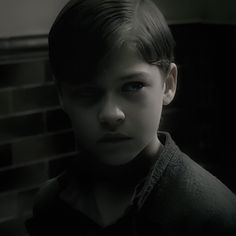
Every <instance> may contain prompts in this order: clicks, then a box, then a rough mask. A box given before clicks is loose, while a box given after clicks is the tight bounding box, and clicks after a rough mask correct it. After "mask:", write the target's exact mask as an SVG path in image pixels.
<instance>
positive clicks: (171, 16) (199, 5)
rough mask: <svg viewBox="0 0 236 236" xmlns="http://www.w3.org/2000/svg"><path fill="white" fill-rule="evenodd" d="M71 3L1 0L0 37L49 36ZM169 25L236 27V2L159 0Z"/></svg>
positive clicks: (60, 0) (43, 0) (228, 0)
mask: <svg viewBox="0 0 236 236" xmlns="http://www.w3.org/2000/svg"><path fill="white" fill-rule="evenodd" d="M67 1H68V0H21V1H18V0H1V1H0V38H1V37H12V36H19V35H35V34H47V33H48V30H49V27H50V25H51V24H52V22H53V20H54V18H55V15H56V14H57V12H58V11H59V9H61V7H62V6H63V5H64V4H65V3H66V2H67ZM157 1H158V4H159V5H160V8H161V9H162V11H163V12H164V14H165V16H166V18H167V19H168V21H169V23H178V24H180V23H188V22H192V23H193V22H195V23H196V22H205V23H225V24H236V14H235V12H236V1H234V0H178V1H176V0H157Z"/></svg>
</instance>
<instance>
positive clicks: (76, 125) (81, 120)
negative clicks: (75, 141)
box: [66, 109, 96, 138]
mask: <svg viewBox="0 0 236 236" xmlns="http://www.w3.org/2000/svg"><path fill="white" fill-rule="evenodd" d="M66 112H67V114H68V116H69V118H70V120H71V124H72V127H73V130H74V132H75V135H76V136H81V137H84V138H86V136H91V135H92V133H93V132H92V131H94V130H96V124H95V123H96V121H95V119H94V115H92V114H90V113H89V112H85V111H78V110H75V109H68V110H67V111H66Z"/></svg>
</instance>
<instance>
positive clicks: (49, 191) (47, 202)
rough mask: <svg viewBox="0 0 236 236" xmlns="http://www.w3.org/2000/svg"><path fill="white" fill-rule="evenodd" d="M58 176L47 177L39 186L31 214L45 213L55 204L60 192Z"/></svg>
mask: <svg viewBox="0 0 236 236" xmlns="http://www.w3.org/2000/svg"><path fill="white" fill-rule="evenodd" d="M58 178H59V177H54V178H52V179H49V180H48V181H46V182H45V183H43V184H42V186H41V187H40V189H39V191H38V192H37V194H36V196H35V200H34V206H33V214H34V215H35V216H40V215H43V214H46V213H47V212H48V211H49V210H50V209H52V208H53V206H54V205H55V203H56V199H57V198H58V196H59V193H60V185H59V182H58Z"/></svg>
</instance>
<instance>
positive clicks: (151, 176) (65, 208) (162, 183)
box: [26, 133, 236, 236]
mask: <svg viewBox="0 0 236 236" xmlns="http://www.w3.org/2000/svg"><path fill="white" fill-rule="evenodd" d="M158 135H159V137H160V139H161V140H162V143H163V149H162V151H161V153H159V156H158V158H157V159H156V161H155V162H154V164H152V165H151V166H150V170H149V171H148V174H147V175H146V177H145V179H144V180H143V181H142V182H141V183H139V184H138V185H137V186H136V188H135V193H134V195H133V198H132V200H131V202H130V205H129V207H128V208H127V209H126V211H125V213H124V215H123V216H122V217H121V218H120V219H118V220H117V221H116V222H115V223H114V224H111V225H109V226H107V227H101V226H99V225H98V224H96V223H95V222H94V221H93V220H91V219H90V218H89V217H87V216H86V215H84V214H83V213H82V212H80V211H78V210H75V209H73V208H72V207H70V206H69V205H68V204H67V203H66V202H64V201H63V200H62V199H60V197H59V196H60V192H61V191H62V189H63V185H62V184H61V180H60V179H61V178H62V179H63V177H61V176H60V177H57V178H53V179H51V180H49V181H48V182H47V183H46V184H45V185H44V186H43V187H42V188H41V190H40V191H39V194H38V196H37V200H36V202H35V206H34V214H33V217H32V218H31V219H30V220H28V221H27V222H26V226H27V229H28V231H29V234H30V235H31V236H35V235H40V236H42V235H44V236H45V235H77V236H79V235H82V236H93V235H110V236H115V235H123V236H124V235H129V236H144V235H145V236H148V235H160V236H167V235H173V236H175V235H206V234H208V235H232V236H233V235H236V197H235V195H234V193H232V192H231V190H230V189H228V188H227V187H226V186H225V185H224V184H223V183H222V182H221V181H220V180H218V179H217V178H216V177H215V176H213V175H212V174H211V173H209V172H208V171H207V170H205V169H204V168H202V167H201V166H200V165H199V164H197V163H196V162H194V161H193V160H192V159H190V158H189V157H188V156H187V155H186V154H184V153H183V152H182V151H180V149H179V148H178V147H177V145H176V144H175V143H174V141H173V140H172V138H171V137H170V135H169V134H168V133H159V134H158Z"/></svg>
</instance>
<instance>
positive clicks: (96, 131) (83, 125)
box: [62, 47, 175, 165]
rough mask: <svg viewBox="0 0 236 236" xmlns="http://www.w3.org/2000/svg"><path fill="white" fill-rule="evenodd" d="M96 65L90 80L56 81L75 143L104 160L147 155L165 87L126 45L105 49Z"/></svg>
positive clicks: (155, 143) (118, 161)
mask: <svg viewBox="0 0 236 236" xmlns="http://www.w3.org/2000/svg"><path fill="white" fill-rule="evenodd" d="M99 68H100V69H99V71H98V72H97V76H96V78H95V80H94V81H93V82H90V83H88V84H78V85H76V86H75V85H73V86H72V85H68V84H63V85H62V105H63V108H64V110H65V112H66V113H67V114H68V115H69V117H70V119H71V122H72V127H73V129H74V132H75V136H76V138H77V142H78V145H79V146H80V147H82V148H83V149H85V150H86V151H87V152H89V153H90V154H92V155H91V156H92V157H93V158H96V161H99V162H101V163H104V164H108V165H121V164H124V163H127V162H129V161H131V160H132V159H133V158H134V157H135V156H137V155H138V154H140V153H143V154H152V153H153V152H155V151H156V149H157V147H158V145H159V140H158V137H157V130H158V126H159V121H160V117H161V112H162V105H163V101H164V103H165V97H166V92H165V91H166V90H167V89H166V86H165V84H164V85H163V81H164V78H163V74H162V73H161V71H160V70H159V69H158V67H156V66H154V65H150V64H148V63H146V62H145V61H144V60H143V59H142V58H141V57H139V56H138V55H137V54H136V53H135V51H134V50H132V49H131V48H127V47H123V48H121V49H120V50H113V51H112V52H110V53H109V55H107V57H106V58H105V59H104V60H103V61H102V62H101V64H100V65H99ZM92 69H93V68H92V67H91V70H92ZM79 76H81V75H78V77H79ZM174 89H175V88H174ZM173 96H174V93H173Z"/></svg>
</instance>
